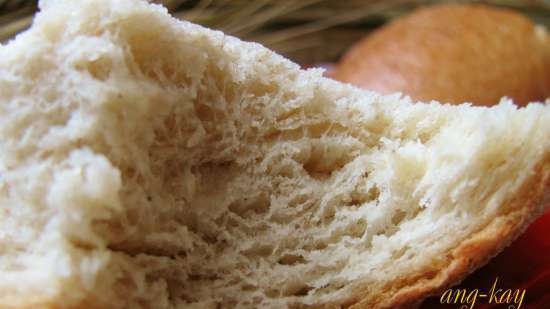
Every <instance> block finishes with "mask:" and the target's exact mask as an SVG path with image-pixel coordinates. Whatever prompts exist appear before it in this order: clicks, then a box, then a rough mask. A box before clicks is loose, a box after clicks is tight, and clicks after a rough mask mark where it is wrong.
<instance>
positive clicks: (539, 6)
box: [0, 0, 550, 65]
mask: <svg viewBox="0 0 550 309" xmlns="http://www.w3.org/2000/svg"><path fill="white" fill-rule="evenodd" d="M37 2H38V1H35V0H0V29H1V30H0V41H5V40H7V39H9V38H10V37H12V36H13V35H15V34H16V33H18V32H20V31H22V30H23V29H25V28H26V27H28V26H29V25H30V23H31V21H32V14H33V13H34V12H35V11H36V9H37ZM152 2H157V3H160V4H162V5H164V6H166V7H167V8H168V9H169V10H170V11H171V12H172V14H173V15H174V16H176V17H178V18H182V19H186V20H189V21H193V22H195V23H198V24H201V25H205V26H207V27H210V28H214V29H220V30H223V31H224V32H226V33H229V34H232V35H235V36H237V37H239V38H242V39H245V40H248V41H255V42H259V43H262V44H264V45H266V46H268V47H269V48H271V49H273V50H275V51H277V52H278V53H280V54H283V55H285V56H287V57H288V58H290V59H292V60H293V61H295V62H297V63H300V64H305V65H308V64H314V63H322V62H334V61H336V60H338V59H339V57H340V56H341V55H342V53H343V52H344V51H345V50H346V49H347V48H348V47H349V46H350V45H351V44H353V43H354V42H356V41H357V40H358V39H360V38H361V37H363V36H364V35H365V34H366V33H368V32H370V31H372V30H373V29H376V28H378V27H379V26H381V25H383V24H384V23H386V22H388V21H389V20H391V19H394V18H396V17H399V16H401V15H403V14H407V13H409V12H410V11H412V10H414V9H416V8H418V7H420V6H426V5H430V4H435V3H442V2H450V1H436V0H423V1H410V0H409V1H402V0H155V1H152ZM454 2H459V3H485V4H490V5H495V6H501V7H507V8H511V9H514V10H517V11H519V12H521V13H523V14H525V15H526V16H528V17H529V18H531V19H532V20H533V21H535V22H536V23H538V24H542V25H546V26H548V27H550V0H524V1H518V0H489V1H454Z"/></svg>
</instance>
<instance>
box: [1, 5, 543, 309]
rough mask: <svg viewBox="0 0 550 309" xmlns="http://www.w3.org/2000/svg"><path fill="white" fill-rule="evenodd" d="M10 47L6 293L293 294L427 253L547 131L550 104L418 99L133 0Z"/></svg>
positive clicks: (486, 207)
mask: <svg viewBox="0 0 550 309" xmlns="http://www.w3.org/2000/svg"><path fill="white" fill-rule="evenodd" d="M40 6H41V10H42V11H41V12H40V13H39V14H38V15H37V17H36V18H35V20H34V23H33V26H32V27H31V28H30V30H28V31H26V32H25V33H23V34H20V35H19V36H18V37H17V38H16V39H14V40H13V41H11V42H9V43H7V44H5V45H2V46H1V47H0V59H2V60H0V307H2V308H4V307H3V306H5V307H7V308H21V307H26V308H30V307H33V306H36V307H39V306H46V305H48V306H53V307H56V308H71V307H76V306H79V305H80V304H83V303H86V304H88V305H89V308H142V309H148V308H288V307H293V306H302V305H316V304H322V303H326V302H330V301H339V300H342V301H345V300H346V299H348V298H349V297H351V295H352V294H353V291H354V289H355V288H357V287H358V286H367V287H369V290H368V292H369V293H379V289H381V287H383V286H385V285H386V284H388V283H389V282H390V281H391V280H395V278H397V277H399V276H405V277H406V276H407V275H409V274H412V273H415V272H417V273H419V272H428V271H433V270H434V267H436V266H437V265H440V262H438V261H440V260H441V259H442V258H443V257H444V256H445V254H447V252H449V250H451V249H453V248H455V247H456V246H457V244H459V243H461V242H462V241H464V239H467V238H468V237H469V235H472V234H473V233H475V232H476V231H479V230H480V229H481V228H483V227H484V226H486V225H487V224H489V223H490V222H491V220H492V219H493V218H495V217H496V216H497V215H500V214H503V213H505V212H507V211H510V209H506V208H504V207H502V205H503V204H505V202H506V201H508V200H509V199H510V198H512V197H513V194H514V193H515V192H516V191H517V190H518V189H519V188H520V186H521V185H522V184H523V183H524V182H525V181H526V180H527V179H528V178H529V177H530V176H532V173H533V170H534V168H535V164H536V163H537V162H539V161H541V160H542V159H543V158H544V156H546V155H548V151H549V149H550V106H549V104H548V102H547V103H546V104H541V103H533V104H530V105H528V106H527V107H524V108H517V107H516V106H514V105H513V104H512V102H510V101H508V100H506V99H503V100H502V102H500V104H498V105H496V106H494V107H491V108H482V107H472V106H469V105H466V104H465V105H460V106H449V105H441V104H439V103H437V102H431V103H416V104H413V102H411V101H410V100H409V99H408V98H401V97H400V96H399V95H392V96H380V95H377V94H375V93H371V92H365V91H361V90H359V89H356V88H354V87H351V86H346V85H343V84H340V83H337V82H334V81H331V80H328V79H325V78H323V77H321V71H319V70H309V71H303V70H300V69H299V67H298V66H297V65H296V64H293V63H291V62H290V61H288V60H286V59H284V58H283V57H281V56H278V55H276V54H274V53H273V52H271V51H269V50H267V49H266V48H264V47H262V46H260V45H258V44H253V43H244V42H241V41H239V40H238V39H235V38H232V37H229V36H225V35H224V34H223V33H221V32H216V31H212V30H207V29H204V28H202V27H199V26H196V25H193V24H190V23H187V22H181V21H177V20H175V19H172V18H171V17H169V16H168V14H167V12H166V10H165V9H164V8H162V7H161V6H156V5H150V4H147V3H146V2H142V1H138V0H121V1H114V0H112V1H108V0H79V1H68V0H49V1H45V0H44V1H42V2H41V3H40Z"/></svg>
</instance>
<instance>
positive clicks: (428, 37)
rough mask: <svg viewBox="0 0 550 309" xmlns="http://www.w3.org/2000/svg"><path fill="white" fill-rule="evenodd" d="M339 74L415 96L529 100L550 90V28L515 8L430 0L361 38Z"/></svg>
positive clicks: (352, 80)
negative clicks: (427, 5)
mask: <svg viewBox="0 0 550 309" xmlns="http://www.w3.org/2000/svg"><path fill="white" fill-rule="evenodd" d="M332 77H333V78H335V79H336V80H339V81H343V82H346V83H351V84H354V85H357V86H359V87H362V88H365V89H370V90H374V91H379V92H381V93H385V94H391V93H394V92H402V93H404V94H406V95H409V96H411V97H412V98H413V100H424V101H429V100H439V101H441V102H448V103H455V104H460V103H462V102H472V103H474V104H477V105H492V104H495V103H496V102H498V100H499V99H500V98H501V97H503V96H507V97H509V98H512V99H513V100H514V101H515V103H516V104H520V105H525V104H527V103H529V102H531V101H534V100H541V98H542V99H545V98H548V97H550V35H548V32H547V30H546V29H545V28H544V27H542V26H538V25H535V24H534V23H533V22H531V21H530V20H529V19H528V18H527V17H525V16H523V15H521V14H519V13H517V12H515V11H513V10H510V9H504V8H497V7H491V6H485V5H479V4H442V5H435V6H429V7H426V8H421V9H419V10H417V11H415V12H413V13H411V14H410V15H407V16H404V17H402V18H398V19H396V20H395V21H393V22H391V23H389V24H388V25H386V26H383V27H381V28H380V29H377V30H376V31H374V33H372V34H369V35H368V36H366V37H365V38H364V39H363V40H361V41H359V42H358V43H357V44H355V45H354V46H353V47H352V48H351V49H350V50H349V51H348V52H347V53H346V54H345V55H344V57H343V58H342V59H341V61H340V62H339V63H338V65H336V66H335V69H334V71H333V72H332Z"/></svg>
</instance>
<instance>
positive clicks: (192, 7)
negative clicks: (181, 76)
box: [0, 0, 550, 309]
mask: <svg viewBox="0 0 550 309" xmlns="http://www.w3.org/2000/svg"><path fill="white" fill-rule="evenodd" d="M154 2H157V3H160V4H162V5H164V6H166V7H167V8H168V9H169V10H170V12H171V13H172V15H174V16H176V17H177V18H181V19H185V20H189V21H192V22H195V23H199V24H202V25H204V26H207V27H210V28H214V29H219V30H222V31H224V32H226V33H229V34H232V35H234V36H237V37H239V38H242V39H244V40H248V41H255V42H259V43H261V44H264V45H266V46H267V47H269V48H271V49H273V50H275V51H277V52H278V53H280V54H283V55H285V56H286V57H288V58H290V59H291V60H293V61H295V62H297V63H299V64H301V65H302V66H304V67H312V66H323V67H326V68H333V67H338V66H340V67H342V66H344V62H346V61H344V60H346V59H345V58H346V57H347V58H348V59H347V62H348V63H349V65H347V67H350V68H351V71H350V69H346V70H341V72H340V76H337V75H332V77H333V78H337V79H340V80H343V81H346V79H348V80H352V81H353V79H354V78H352V77H353V76H355V81H358V83H356V84H358V85H359V86H363V85H361V83H362V82H363V81H365V80H366V79H368V78H370V79H371V81H370V82H371V84H367V85H366V86H365V87H364V88H369V86H368V85H374V86H376V85H378V86H379V84H380V83H382V84H383V86H387V85H390V84H391V86H392V87H393V88H392V87H390V88H388V89H389V90H390V92H393V91H401V92H404V93H406V94H409V95H411V96H412V97H413V99H414V98H415V95H418V96H417V97H416V98H426V96H427V98H429V99H438V100H442V101H444V102H452V100H453V99H454V98H456V100H457V102H454V103H460V102H463V101H469V102H473V104H474V105H476V104H477V105H490V104H493V103H496V102H497V101H498V98H500V97H502V96H504V95H506V96H509V97H512V98H514V99H516V102H519V103H518V104H520V105H521V104H524V103H526V102H527V101H531V100H538V101H543V100H545V98H547V97H549V96H550V95H549V94H550V36H546V39H542V40H541V38H544V37H545V35H544V34H543V32H544V31H543V30H541V29H543V28H542V27H535V26H534V24H537V25H542V26H545V27H546V28H548V29H550V0H525V1H512V0H491V1H454V2H453V3H460V4H469V3H476V4H480V3H481V4H485V5H489V6H490V7H495V8H505V9H508V10H507V12H512V15H510V14H509V13H505V14H504V15H498V14H499V13H496V14H497V15H492V14H493V13H491V12H490V11H478V12H477V13H476V14H473V13H472V15H471V18H470V17H468V16H469V13H468V11H465V12H463V13H460V14H462V16H465V17H461V18H462V19H463V20H459V21H458V22H457V20H458V19H457V17H456V16H458V15H459V14H458V13H457V14H458V15H453V13H452V12H450V13H449V12H446V13H444V14H450V15H448V17H449V18H447V17H446V16H443V17H442V16H440V15H439V14H440V11H432V15H429V14H428V15H419V14H417V15H416V16H417V17H415V18H409V19H407V17H406V16H410V14H411V12H415V10H417V9H418V8H426V7H430V6H432V5H434V4H441V3H447V2H449V1H435V0H425V1H400V0H385V1H384V0H370V1H359V0H255V1H252V0H250V1H248V0H156V1H154ZM36 10H37V1H24V0H0V41H2V42H5V41H7V40H9V39H10V38H12V37H13V36H14V35H16V34H17V33H18V32H20V31H22V30H24V29H26V28H27V27H28V26H29V25H30V23H31V22H32V16H33V14H34V12H35V11H36ZM500 11H501V10H500ZM514 13H517V14H515V15H516V17H513V16H514ZM484 14H487V15H484ZM474 15H475V16H477V17H474ZM505 15H506V16H505ZM438 16H439V17H438ZM480 16H481V17H480ZM484 16H487V18H485V17H484ZM491 16H493V17H495V16H496V17H495V18H494V19H492V17H491ZM507 16H508V17H507ZM517 16H519V19H518V18H517ZM521 16H523V17H521ZM476 18H478V19H476ZM508 18H510V19H508ZM403 19H407V22H405V23H404V22H402V23H401V26H393V28H390V27H388V24H389V22H391V21H394V22H395V21H399V20H403ZM491 19H492V20H494V21H495V22H493V23H491V22H488V21H487V20H491ZM426 20H429V21H428V22H425V21H426ZM453 22H455V23H458V25H456V27H455V28H453V32H452V35H451V36H449V35H447V36H445V35H441V34H442V33H443V34H445V31H447V30H448V29H450V28H452V27H454V26H449V25H448V24H449V23H453ZM415 23H417V24H418V25H419V26H418V27H415ZM421 24H422V25H421ZM476 25H477V26H476ZM400 27H401V28H400ZM383 28H386V30H385V31H378V32H379V35H378V38H377V39H374V38H372V39H368V40H370V43H368V44H363V45H364V46H363V47H362V49H363V50H362V51H360V52H356V53H355V54H353V53H349V52H348V51H349V50H350V48H351V47H352V46H356V45H360V44H358V42H362V39H364V38H369V37H372V36H373V34H372V32H373V31H374V30H376V29H383ZM403 28H405V29H403ZM519 28H522V29H523V30H522V29H519ZM388 29H389V30H388ZM427 29H428V30H427ZM430 29H431V30H430ZM531 30H533V31H531ZM430 31H433V33H436V34H435V35H434V34H433V33H432V32H430ZM403 33H408V34H403ZM411 33H412V34H413V35H411ZM415 33H419V37H422V38H423V39H419V38H415V37H414V34H415ZM422 33H424V34H422ZM420 34H422V35H420ZM369 35H370V36H369ZM385 38H388V40H386V41H390V42H389V44H387V43H385V42H383V41H384V40H385ZM433 38H436V39H435V40H434V39H433ZM400 39H401V40H402V41H399V40H400ZM524 39H525V40H524ZM415 40H417V41H415ZM433 41H435V42H433ZM485 41H487V44H485ZM544 41H545V42H544ZM380 42H383V43H380ZM541 42H542V43H544V44H542V45H544V46H542V45H541ZM369 44H370V45H369ZM411 44H414V48H413V50H415V51H416V50H418V54H417V55H415V56H414V57H416V58H414V60H415V61H412V62H411V61H410V58H411V56H410V55H407V54H403V53H399V52H397V53H395V49H397V50H398V51H399V50H401V49H404V48H406V47H410V46H411ZM430 44H432V45H431V46H427V45H430ZM438 44H439V45H438ZM380 46H382V47H380ZM387 46H390V47H387ZM445 46H446V47H445ZM417 47H418V48H417ZM441 47H445V48H441ZM392 48H393V50H392ZM356 49H357V50H361V48H356ZM372 49H378V50H379V52H378V53H374V54H369V53H368V52H369V50H372ZM434 50H436V51H437V54H434ZM441 50H447V53H448V54H445V53H443V52H440V51H441ZM388 53H390V54H392V53H393V56H392V55H390V56H387V54H388ZM366 57H370V58H369V59H371V60H372V61H371V62H370V64H369V65H366V64H365V63H366V61H363V59H364V58H365V59H366ZM392 57H393V58H392ZM343 58H344V59H343ZM405 58H406V59H405ZM401 59H404V62H403V61H401ZM434 59H435V60H434ZM464 59H469V60H464ZM405 60H406V61H405ZM407 61H408V62H407ZM411 63H412V64H411ZM453 63H454V64H455V65H453ZM456 64H458V65H456ZM362 66H363V67H364V69H362V68H361V67H362ZM373 68H374V69H373ZM426 68H428V69H426ZM476 69H477V71H478V72H477V73H475V71H476ZM361 70H363V71H361ZM373 70H374V72H375V74H373V73H372V72H373ZM473 71H474V72H473ZM330 72H331V71H330V70H329V76H331V74H330ZM342 72H343V73H342ZM365 72H367V73H365ZM464 72H466V73H464ZM472 72H473V73H472ZM365 74H367V75H365ZM461 74H462V75H461ZM465 74H466V75H465ZM350 76H352V77H350ZM357 76H358V77H357ZM373 76H374V77H373ZM384 76H385V77H386V78H390V79H387V80H383V77H384ZM388 76H389V77H388ZM338 77H340V78H338ZM377 78H378V80H377ZM372 79H374V81H372ZM399 79H401V80H399ZM396 80H397V81H398V82H399V81H400V82H403V80H405V82H408V84H399V83H398V82H395V81H396ZM461 80H471V81H472V83H471V84H470V85H468V84H464V85H462V86H463V87H462V88H460V86H461V84H460V83H461ZM413 81H415V82H417V83H418V85H422V84H429V88H428V90H427V91H431V90H433V89H434V88H437V87H439V88H438V89H439V90H441V91H440V92H438V93H435V92H430V93H423V92H422V91H426V90H423V89H422V88H420V86H418V85H416V86H415V85H412V84H413ZM438 83H439V84H440V85H439V86H438ZM449 85H450V86H449ZM374 86H373V88H372V89H374V88H375V87H374ZM447 86H449V87H447ZM400 87H402V88H400ZM407 87H409V88H407ZM369 89H371V88H369ZM449 89H451V90H449ZM490 89H495V92H494V93H491V95H492V96H486V95H487V92H490V91H489V90H490ZM407 90H410V91H411V92H410V93H407ZM415 91H416V93H415ZM446 91H447V92H449V91H450V92H453V93H452V96H451V94H450V93H447V92H446ZM423 95H424V97H423ZM487 100H489V102H487ZM522 100H523V101H525V102H522ZM497 277H498V278H499V279H498V280H499V286H500V287H502V288H511V289H526V290H527V291H526V296H525V297H526V300H525V302H524V304H523V305H522V308H527V309H548V308H550V212H547V213H546V214H545V215H543V216H542V217H541V218H539V219H538V220H537V221H536V222H534V223H533V224H532V225H531V226H530V227H529V229H528V230H527V231H526V233H524V234H523V235H522V236H521V237H520V238H519V239H517V240H516V241H515V242H514V243H513V244H512V245H511V246H510V247H508V248H507V249H506V250H504V251H503V252H502V253H501V254H499V255H498V256H497V257H496V258H495V259H493V260H491V261H490V262H489V263H488V264H487V265H486V266H485V267H483V268H481V269H480V270H478V271H477V272H475V273H474V274H472V275H470V276H469V277H468V278H467V279H466V280H465V281H464V282H463V283H461V285H460V287H461V288H468V289H476V288H477V289H483V290H485V291H487V290H488V289H489V288H490V286H491V285H492V283H493V282H494V280H495V278H497ZM457 307H458V305H442V304H441V303H440V302H439V297H438V296H434V297H432V298H430V299H428V300H426V301H425V302H424V303H423V304H422V305H421V307H420V308H421V309H435V308H457ZM475 308H482V309H488V308H508V307H507V306H505V305H497V304H487V303H484V302H482V301H480V302H478V304H477V305H476V307H475ZM510 308H511V307H510Z"/></svg>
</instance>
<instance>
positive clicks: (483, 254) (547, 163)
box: [323, 155, 550, 309]
mask: <svg viewBox="0 0 550 309" xmlns="http://www.w3.org/2000/svg"><path fill="white" fill-rule="evenodd" d="M548 206H550V155H547V156H546V157H545V159H544V160H543V161H542V162H541V163H540V164H538V165H537V166H536V168H535V169H534V174H533V176H532V177H531V178H530V179H529V180H528V181H526V182H525V183H524V184H523V185H522V186H521V188H520V189H519V190H518V193H517V194H515V195H514V197H513V198H512V199H510V200H509V201H508V203H506V204H505V205H503V206H502V207H501V215H499V216H498V217H496V218H494V219H493V220H492V221H491V222H490V223H489V224H488V225H487V226H486V227H484V228H483V229H481V230H480V231H478V232H477V233H475V234H474V235H472V236H471V237H469V238H467V239H464V240H463V241H462V243H460V244H459V245H458V246H457V247H456V248H455V249H454V250H452V251H451V252H450V253H449V254H448V255H446V256H445V257H444V258H443V259H441V262H440V263H439V264H438V265H439V266H441V267H440V269H439V270H438V271H437V272H436V273H434V272H433V271H431V270H427V271H426V272H425V273H423V274H409V275H408V276H404V277H403V278H402V279H401V280H399V281H395V282H390V283H388V284H387V285H386V286H384V287H382V288H381V292H378V293H376V294H375V295H372V293H369V292H368V289H367V288H368V287H366V286H362V287H359V288H358V289H357V290H356V292H355V293H354V296H353V297H352V299H348V300H347V301H346V302H344V303H340V304H339V305H340V306H341V307H345V308H350V309H362V308H365V309H367V308H368V309H389V308H392V309H395V308H414V307H416V306H418V305H419V304H420V302H421V301H422V300H423V299H425V298H426V297H428V296H431V295H437V294H438V293H440V292H441V291H443V290H444V289H446V288H448V287H450V286H453V285H455V284H458V283H459V282H460V281H462V280H463V279H464V278H465V277H466V276H467V275H469V274H470V273H471V272H473V271H474V270H476V269H478V268H479V267H481V266H483V265H485V264H486V263H487V262H488V261H489V260H490V259H491V258H492V257H494V256H495V255H497V254H498V253H499V252H500V251H502V250H503V249H504V248H505V247H507V246H508V245H509V244H510V243H511V242H512V241H513V240H514V239H516V238H517V237H518V236H519V235H521V233H522V232H523V231H524V230H525V229H526V228H527V227H528V226H529V224H530V223H531V222H532V221H534V219H535V218H536V217H538V216H539V215H540V214H542V213H543V211H544V210H545V209H546V208H548ZM371 291H372V289H371ZM336 306H337V304H336V303H333V304H325V306H324V307H323V308H332V307H336Z"/></svg>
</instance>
